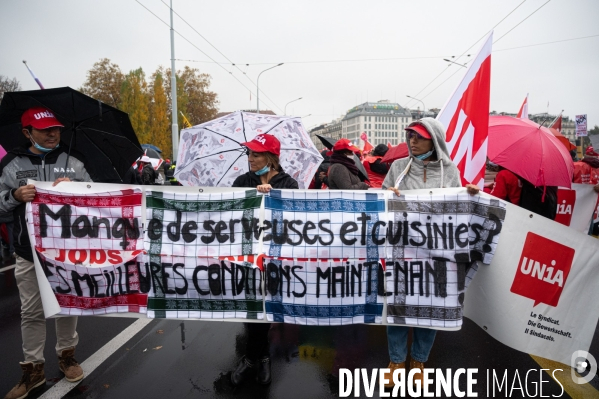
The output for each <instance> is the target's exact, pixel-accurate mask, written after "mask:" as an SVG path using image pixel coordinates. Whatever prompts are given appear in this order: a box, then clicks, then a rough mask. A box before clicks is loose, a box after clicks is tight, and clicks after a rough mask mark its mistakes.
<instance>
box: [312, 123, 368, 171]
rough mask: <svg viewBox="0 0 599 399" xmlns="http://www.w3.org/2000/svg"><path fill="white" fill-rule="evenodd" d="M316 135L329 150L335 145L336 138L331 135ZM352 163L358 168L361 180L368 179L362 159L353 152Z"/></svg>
mask: <svg viewBox="0 0 599 399" xmlns="http://www.w3.org/2000/svg"><path fill="white" fill-rule="evenodd" d="M316 137H318V138H319V139H320V142H321V143H322V144H323V145H324V146H325V147H327V148H328V149H329V150H331V149H332V148H333V146H334V145H335V143H336V142H337V140H336V139H333V138H331V137H326V136H320V135H318V134H317V135H316ZM354 163H355V164H356V167H357V168H358V175H359V177H360V179H361V180H362V181H364V180H368V172H366V169H365V168H364V165H362V161H360V158H359V157H358V156H357V155H356V154H355V153H354Z"/></svg>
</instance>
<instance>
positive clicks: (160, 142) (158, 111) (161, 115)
mask: <svg viewBox="0 0 599 399" xmlns="http://www.w3.org/2000/svg"><path fill="white" fill-rule="evenodd" d="M152 80H153V84H152V87H151V89H150V94H151V98H152V102H151V103H150V132H151V141H150V143H152V144H154V145H155V146H157V147H158V148H160V149H161V150H162V156H163V157H164V158H172V156H173V154H172V153H173V148H172V147H173V141H172V134H171V125H170V120H169V107H168V103H167V97H166V93H165V90H164V79H163V78H162V73H161V72H160V71H156V72H155V73H154V74H153V75H152Z"/></svg>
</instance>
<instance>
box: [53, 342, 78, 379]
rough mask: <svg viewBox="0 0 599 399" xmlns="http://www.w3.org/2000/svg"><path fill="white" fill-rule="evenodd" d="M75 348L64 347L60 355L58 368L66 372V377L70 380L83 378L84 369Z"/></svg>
mask: <svg viewBox="0 0 599 399" xmlns="http://www.w3.org/2000/svg"><path fill="white" fill-rule="evenodd" d="M73 356H75V348H74V347H73V348H69V349H64V350H63V351H62V353H61V355H60V356H58V368H59V369H60V371H62V372H63V373H64V378H66V379H67V381H69V382H76V381H79V380H81V379H82V378H83V369H82V368H81V366H80V365H79V363H77V360H75V358H74V357H73Z"/></svg>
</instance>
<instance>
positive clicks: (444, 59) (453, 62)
mask: <svg viewBox="0 0 599 399" xmlns="http://www.w3.org/2000/svg"><path fill="white" fill-rule="evenodd" d="M443 61H447V62H451V63H452V64H456V65H459V66H461V67H464V68H468V67H467V66H466V65H463V64H458V63H457V62H455V61H452V60H448V59H447V58H443Z"/></svg>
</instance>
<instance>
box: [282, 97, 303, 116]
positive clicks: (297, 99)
mask: <svg viewBox="0 0 599 399" xmlns="http://www.w3.org/2000/svg"><path fill="white" fill-rule="evenodd" d="M301 99H302V97H300V98H296V99H295V100H291V101H289V102H288V103H287V104H285V115H287V106H288V105H289V104H291V103H293V102H296V101H299V100H301Z"/></svg>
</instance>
